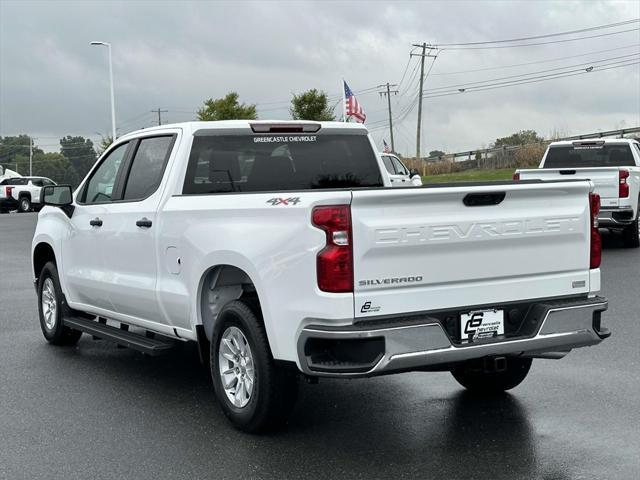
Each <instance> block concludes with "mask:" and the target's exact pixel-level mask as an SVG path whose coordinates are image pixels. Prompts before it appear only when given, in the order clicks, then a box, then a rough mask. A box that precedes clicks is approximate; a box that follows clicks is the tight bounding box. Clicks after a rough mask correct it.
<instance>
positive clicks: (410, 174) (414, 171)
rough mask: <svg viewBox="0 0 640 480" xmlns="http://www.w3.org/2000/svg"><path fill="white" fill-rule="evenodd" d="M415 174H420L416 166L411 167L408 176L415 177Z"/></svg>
mask: <svg viewBox="0 0 640 480" xmlns="http://www.w3.org/2000/svg"><path fill="white" fill-rule="evenodd" d="M416 175H418V176H420V172H419V171H418V169H417V168H412V169H411V171H410V172H409V176H410V177H415V176H416Z"/></svg>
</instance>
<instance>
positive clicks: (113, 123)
mask: <svg viewBox="0 0 640 480" xmlns="http://www.w3.org/2000/svg"><path fill="white" fill-rule="evenodd" d="M91 45H103V46H105V47H107V49H108V50H109V84H110V88H111V131H112V141H115V140H116V100H115V96H114V93H113V60H112V57H111V44H110V43H109V42H96V41H94V42H91Z"/></svg>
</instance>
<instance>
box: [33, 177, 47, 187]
mask: <svg viewBox="0 0 640 480" xmlns="http://www.w3.org/2000/svg"><path fill="white" fill-rule="evenodd" d="M31 185H33V186H36V187H43V186H44V182H43V181H42V179H37V180H31Z"/></svg>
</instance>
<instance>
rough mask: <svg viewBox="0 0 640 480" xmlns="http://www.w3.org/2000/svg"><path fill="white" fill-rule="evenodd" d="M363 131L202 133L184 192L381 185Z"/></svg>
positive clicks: (375, 160)
mask: <svg viewBox="0 0 640 480" xmlns="http://www.w3.org/2000/svg"><path fill="white" fill-rule="evenodd" d="M381 186H382V178H381V176H380V169H379V167H378V161H377V159H376V153H375V152H374V151H373V148H372V146H371V143H370V142H369V139H368V137H367V136H366V135H334V134H330V133H327V134H320V135H284V134H283V135H255V136H254V135H202V136H196V137H194V139H193V145H192V147H191V155H190V157H189V165H188V167H187V173H186V176H185V182H184V188H183V193H184V194H187V195H188V194H203V193H221V192H269V191H283V190H284V191H286V190H294V191H295V190H310V189H323V188H356V187H381Z"/></svg>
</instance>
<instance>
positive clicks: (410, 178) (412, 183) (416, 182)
mask: <svg viewBox="0 0 640 480" xmlns="http://www.w3.org/2000/svg"><path fill="white" fill-rule="evenodd" d="M379 155H380V158H381V159H382V163H383V164H384V167H385V170H383V173H384V172H385V171H386V173H387V175H389V181H390V182H391V186H392V187H420V186H422V177H420V172H419V171H418V170H416V169H415V168H414V169H412V170H409V169H408V168H407V167H406V165H405V164H404V163H403V162H402V160H400V159H399V158H398V157H397V156H396V155H394V154H393V153H387V152H380V154H379Z"/></svg>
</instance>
